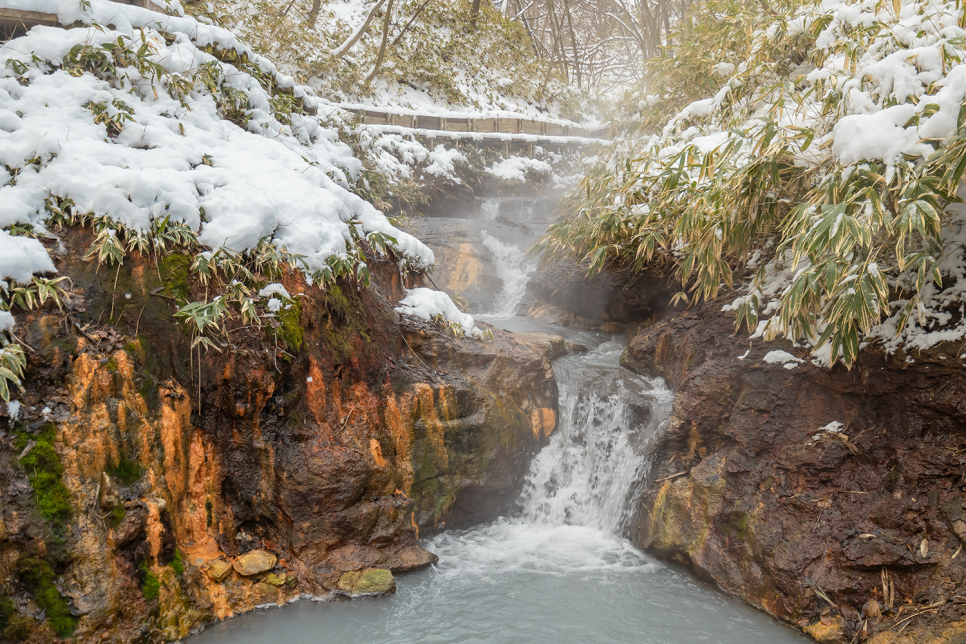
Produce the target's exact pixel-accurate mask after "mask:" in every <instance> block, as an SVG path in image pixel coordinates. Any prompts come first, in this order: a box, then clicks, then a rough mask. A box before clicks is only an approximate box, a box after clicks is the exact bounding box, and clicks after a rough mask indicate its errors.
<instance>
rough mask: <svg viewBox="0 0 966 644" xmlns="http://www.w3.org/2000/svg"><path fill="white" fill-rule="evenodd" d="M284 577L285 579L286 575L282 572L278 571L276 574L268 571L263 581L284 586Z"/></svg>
mask: <svg viewBox="0 0 966 644" xmlns="http://www.w3.org/2000/svg"><path fill="white" fill-rule="evenodd" d="M285 579H286V576H285V573H284V572H280V573H277V574H276V573H274V572H270V573H268V574H267V575H265V583H266V584H271V585H273V586H284V585H285Z"/></svg>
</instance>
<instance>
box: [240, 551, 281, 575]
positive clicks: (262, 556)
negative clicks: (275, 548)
mask: <svg viewBox="0 0 966 644" xmlns="http://www.w3.org/2000/svg"><path fill="white" fill-rule="evenodd" d="M275 561H276V557H275V555H273V554H272V553H271V552H269V551H267V550H252V551H251V552H246V553H245V554H243V555H241V556H240V557H238V558H237V559H235V561H234V562H232V567H233V568H234V569H235V572H237V573H238V574H239V575H241V576H242V577H251V576H252V575H257V574H259V573H263V572H265V571H267V570H271V569H272V568H274V567H275Z"/></svg>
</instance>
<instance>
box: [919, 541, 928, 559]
mask: <svg viewBox="0 0 966 644" xmlns="http://www.w3.org/2000/svg"><path fill="white" fill-rule="evenodd" d="M919 554H921V555H922V557H923V559H925V557H926V555H928V554H929V541H928V540H926V539H923V540H922V543H920V544H919Z"/></svg>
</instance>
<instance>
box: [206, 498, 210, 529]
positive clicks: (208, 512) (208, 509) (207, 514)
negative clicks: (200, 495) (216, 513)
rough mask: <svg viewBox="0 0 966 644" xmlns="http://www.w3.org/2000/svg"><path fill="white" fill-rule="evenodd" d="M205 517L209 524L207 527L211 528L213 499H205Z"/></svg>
mask: <svg viewBox="0 0 966 644" xmlns="http://www.w3.org/2000/svg"><path fill="white" fill-rule="evenodd" d="M205 515H206V521H207V522H208V526H207V527H209V528H210V527H211V499H205Z"/></svg>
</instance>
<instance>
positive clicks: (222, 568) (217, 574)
mask: <svg viewBox="0 0 966 644" xmlns="http://www.w3.org/2000/svg"><path fill="white" fill-rule="evenodd" d="M231 571H232V565H231V564H230V563H228V562H227V561H225V560H224V559H215V560H214V561H211V562H209V563H208V577H210V578H211V580H212V581H216V582H222V581H225V580H226V579H228V575H230V574H231Z"/></svg>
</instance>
